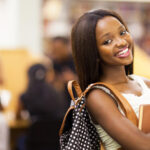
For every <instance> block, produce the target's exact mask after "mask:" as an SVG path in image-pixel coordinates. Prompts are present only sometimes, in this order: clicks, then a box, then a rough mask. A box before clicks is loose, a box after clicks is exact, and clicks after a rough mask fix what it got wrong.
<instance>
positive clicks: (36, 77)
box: [17, 64, 64, 150]
mask: <svg viewBox="0 0 150 150" xmlns="http://www.w3.org/2000/svg"><path fill="white" fill-rule="evenodd" d="M46 73H47V70H46V68H45V67H44V65H42V64H35V65H33V66H31V67H30V68H29V70H28V78H29V83H28V87H27V90H26V91H25V92H24V93H23V94H22V95H21V97H20V104H19V107H18V112H17V118H19V117H20V113H21V110H27V111H28V112H29V115H30V118H31V123H32V124H31V126H30V127H29V130H28V132H27V137H26V140H25V145H26V150H58V149H59V136H58V131H59V128H60V124H61V121H62V118H63V115H64V110H62V108H63V107H62V106H63V103H62V102H63V100H62V97H61V96H60V95H59V93H58V92H57V91H56V90H55V89H54V87H53V86H51V85H50V84H49V83H47V82H46Z"/></svg>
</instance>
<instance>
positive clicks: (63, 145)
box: [59, 81, 100, 150]
mask: <svg viewBox="0 0 150 150" xmlns="http://www.w3.org/2000/svg"><path fill="white" fill-rule="evenodd" d="M72 85H73V86H74V88H75V91H76V93H77V95H78V99H75V98H74V96H73V92H72ZM68 91H69V93H70V96H71V98H72V100H73V102H74V104H73V105H71V106H70V108H69V109H68V111H67V113H66V115H65V117H64V120H63V123H62V126H61V129H60V132H59V134H60V149H61V150H99V149H100V139H99V135H98V133H97V131H96V128H95V127H94V125H93V124H92V123H91V121H90V117H89V114H88V112H87V109H86V106H85V96H84V95H83V93H82V91H81V89H80V86H79V85H78V83H77V82H76V81H69V82H68Z"/></svg>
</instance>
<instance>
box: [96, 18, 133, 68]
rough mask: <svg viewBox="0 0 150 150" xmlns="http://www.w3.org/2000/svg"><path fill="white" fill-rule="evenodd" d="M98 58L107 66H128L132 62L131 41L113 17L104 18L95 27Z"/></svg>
mask: <svg viewBox="0 0 150 150" xmlns="http://www.w3.org/2000/svg"><path fill="white" fill-rule="evenodd" d="M96 40H97V47H98V50H99V54H100V58H101V61H102V63H103V64H107V65H112V66H114V65H117V66H118V65H129V64H131V63H132V61H133V55H132V49H133V40H132V37H131V35H130V33H129V32H128V31H127V30H126V28H125V26H124V25H123V24H122V23H121V22H120V21H119V20H118V19H116V18H115V17H112V16H106V17H104V18H103V19H101V20H99V21H98V23H97V26H96Z"/></svg>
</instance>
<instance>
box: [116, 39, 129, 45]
mask: <svg viewBox="0 0 150 150" xmlns="http://www.w3.org/2000/svg"><path fill="white" fill-rule="evenodd" d="M125 45H127V41H126V40H125V39H123V38H120V37H118V38H116V46H118V47H122V46H125Z"/></svg>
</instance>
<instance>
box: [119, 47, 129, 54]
mask: <svg viewBox="0 0 150 150" xmlns="http://www.w3.org/2000/svg"><path fill="white" fill-rule="evenodd" d="M127 51H128V48H126V49H125V50H123V51H121V52H120V53H119V54H118V55H123V54H125V53H126V52H127Z"/></svg>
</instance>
